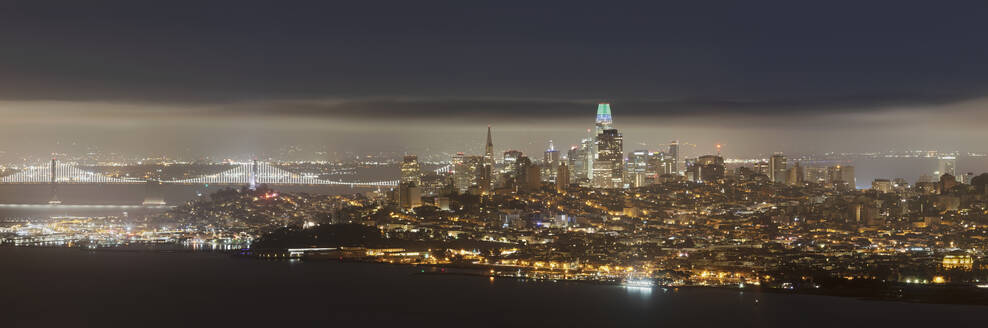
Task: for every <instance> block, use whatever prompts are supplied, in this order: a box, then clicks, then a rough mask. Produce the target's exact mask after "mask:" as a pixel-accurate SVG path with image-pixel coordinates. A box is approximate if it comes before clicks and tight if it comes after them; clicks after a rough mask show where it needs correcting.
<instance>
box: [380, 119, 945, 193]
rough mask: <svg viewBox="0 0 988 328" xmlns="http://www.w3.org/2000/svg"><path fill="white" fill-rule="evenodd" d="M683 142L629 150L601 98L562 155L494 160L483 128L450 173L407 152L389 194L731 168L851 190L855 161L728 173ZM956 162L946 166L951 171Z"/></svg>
mask: <svg viewBox="0 0 988 328" xmlns="http://www.w3.org/2000/svg"><path fill="white" fill-rule="evenodd" d="M681 145H690V144H688V143H681V142H680V141H678V140H674V141H671V142H669V143H668V144H663V146H667V148H666V149H665V150H664V151H649V150H634V151H631V152H628V153H626V152H625V150H624V136H623V135H622V134H621V133H620V132H619V130H618V129H616V128H615V127H614V121H613V117H612V114H611V105H610V104H609V103H600V104H597V114H596V119H595V121H594V127H593V128H592V129H587V137H586V138H583V139H581V140H579V142H578V143H577V144H576V145H574V146H572V147H570V148H569V149H568V150H567V151H565V154H563V152H562V151H560V150H559V149H556V147H555V146H554V144H553V141H552V140H549V147H548V149H546V150H545V152H544V154H542V159H541V160H538V159H533V158H531V157H529V156H527V155H525V154H523V153H522V152H521V151H518V150H507V151H505V152H504V153H503V154H502V155H501V157H500V159H498V158H497V157H496V155H495V154H494V144H493V135H492V131H491V127H490V126H488V129H487V143H486V144H485V146H484V149H485V151H484V153H483V154H482V155H466V154H464V153H462V152H459V153H456V154H455V155H454V156H453V157H452V159H451V161H450V165H451V166H450V173H451V174H450V175H448V176H447V177H439V176H433V177H430V178H431V179H423V178H424V177H425V176H426V175H427V174H425V173H424V172H423V171H422V170H421V165H420V163H419V160H418V157H417V156H415V155H406V156H405V157H404V160H403V161H402V164H401V186H400V188H398V189H397V190H395V191H396V192H397V193H396V194H395V195H394V197H395V199H400V204H401V206H402V207H404V208H411V207H417V206H418V205H421V204H422V203H421V197H422V196H428V195H439V194H443V193H448V191H455V192H456V193H460V194H463V193H470V194H475V195H489V194H491V193H493V192H494V191H495V190H496V189H500V190H502V191H518V190H528V191H532V190H536V189H539V188H540V187H541V186H542V184H543V183H549V184H551V185H554V186H555V187H556V188H557V189H558V190H565V189H567V188H568V187H570V186H579V187H585V188H604V189H612V188H619V189H627V188H640V187H645V186H649V185H654V184H662V183H668V182H682V181H690V182H701V183H702V182H708V181H717V180H720V179H724V178H725V177H726V176H728V175H731V174H740V175H748V176H752V175H758V174H760V175H764V176H765V177H767V178H768V181H769V182H778V183H785V184H789V185H798V184H802V183H804V182H816V183H824V184H827V185H830V186H834V187H836V188H841V189H854V188H855V183H856V179H855V175H854V166H851V165H830V166H800V164H799V162H794V163H793V164H790V161H789V160H788V159H787V158H786V156H785V155H784V154H781V153H776V154H773V155H772V156H771V157H770V158H769V159H768V160H767V161H759V162H756V163H754V164H753V165H751V166H750V167H739V168H737V170H735V171H733V172H732V171H729V170H728V166H727V165H726V163H725V160H724V157H723V156H721V154H720V145H717V153H716V154H709V155H703V156H699V157H695V158H682V157H681V155H682V152H681V150H680V147H681ZM691 146H693V147H695V145H691ZM626 155H627V156H626ZM954 166H955V165H953V164H950V165H949V168H950V171H951V172H952V171H953V167H954ZM941 171H944V170H943V169H941ZM425 180H430V181H425ZM921 181H923V178H921ZM899 183H900V184H901V183H902V181H899Z"/></svg>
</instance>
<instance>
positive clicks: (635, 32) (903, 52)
mask: <svg viewBox="0 0 988 328" xmlns="http://www.w3.org/2000/svg"><path fill="white" fill-rule="evenodd" d="M984 17H988V3H986V2H963V3H962V2H952V3H932V2H929V1H827V2H816V3H811V2H799V1H767V2H763V1H759V2H746V1H676V2H671V1H670V2H663V1H653V2H648V3H636V4H634V5H631V4H626V3H616V2H602V1H586V2H583V1H565V2H534V1H517V2H515V1H490V2H487V1H442V2H432V1H349V2H339V1H311V2H308V1H301V2H298V1H295V2H290V3H285V2H274V1H248V0H239V1H233V0H216V1H72V0H66V1H44V0H33V1H18V0H11V1H3V2H0V114H5V115H7V116H6V120H5V122H3V123H5V124H4V125H5V128H4V133H6V134H5V135H2V137H4V139H5V140H15V139H20V138H26V137H25V136H31V137H33V138H35V139H36V140H47V139H44V138H48V139H55V138H56V137H57V138H58V139H59V140H87V141H90V140H91V142H93V143H97V142H107V143H113V142H117V140H123V139H126V135H127V134H126V133H131V132H132V131H130V130H128V129H133V130H139V129H142V128H146V130H142V131H144V132H142V133H144V134H145V135H146V137H147V138H162V140H174V141H173V142H174V143H176V144H177V143H185V142H188V140H186V139H185V138H188V139H190V140H198V139H201V138H213V139H217V140H218V139H219V138H223V137H225V136H227V135H230V134H232V133H229V134H227V133H224V134H218V133H216V132H215V131H214V130H212V129H213V128H214V127H215V125H217V124H223V125H225V127H224V129H227V130H224V131H257V130H259V129H265V131H266V132H265V133H268V134H261V133H258V134H257V135H256V136H254V138H255V139H258V140H270V139H277V138H281V137H283V138H286V141H285V143H290V142H291V141H288V140H287V138H288V137H287V136H292V137H293V138H296V139H298V140H306V141H311V140H315V139H319V138H330V137H329V135H330V133H331V132H333V131H335V130H333V129H337V128H340V127H343V128H346V127H348V126H352V127H359V128H360V129H363V130H367V131H372V132H375V133H376V132H378V131H377V130H375V129H379V128H380V127H379V126H375V125H369V124H367V121H378V122H380V123H381V125H380V126H388V127H389V129H394V130H395V131H389V132H395V133H397V132H400V131H397V130H400V129H401V127H402V124H405V123H406V122H407V121H408V120H409V119H422V120H430V121H435V124H434V125H429V124H423V123H421V122H417V125H415V126H414V127H415V128H416V129H415V130H417V131H416V132H408V133H407V135H410V136H411V137H407V136H404V135H403V136H402V138H401V139H402V140H403V142H406V143H407V144H410V145H411V144H418V145H423V144H427V143H428V142H432V140H441V139H450V138H449V137H448V136H439V135H430V136H429V137H430V138H432V139H422V140H417V139H415V137H416V136H420V135H422V133H421V132H419V131H422V130H431V131H447V130H443V129H451V128H457V127H461V128H463V129H470V130H471V131H472V130H475V129H483V125H485V124H486V123H489V122H495V123H500V124H502V125H507V124H508V123H516V122H520V123H527V124H529V125H531V124H532V123H531V121H532V120H533V119H538V120H540V121H538V124H542V125H543V127H544V128H546V129H549V128H550V124H549V123H555V122H557V121H568V122H567V123H566V124H561V125H558V126H555V127H556V128H555V129H557V130H564V129H565V130H566V131H571V130H572V131H573V132H572V133H571V134H565V135H562V134H559V135H557V136H555V138H561V137H565V138H567V139H566V140H569V139H574V138H579V137H580V136H581V135H582V134H583V132H582V131H583V129H585V127H586V125H587V124H588V122H589V120H591V119H592V117H590V116H592V112H593V104H594V103H596V102H598V101H609V102H612V103H613V104H614V112H615V120H616V121H617V122H618V123H620V124H621V127H622V128H623V129H624V128H627V127H633V128H629V129H627V130H625V131H627V133H626V137H627V138H628V139H629V140H633V139H640V140H643V142H644V141H645V140H646V139H649V140H653V139H655V140H666V139H669V138H673V137H675V138H684V139H690V138H695V137H693V136H690V135H688V134H689V133H703V134H704V137H705V138H708V139H710V140H711V141H714V140H715V139H717V138H725V137H722V136H718V135H715V134H723V135H724V136H726V137H727V138H730V137H733V138H735V139H734V140H737V141H736V143H741V142H749V143H750V147H748V149H749V150H751V151H770V150H775V149H761V148H758V147H761V146H763V145H764V144H766V143H767V142H766V141H764V140H756V137H760V136H755V135H753V134H744V133H749V132H750V131H748V130H750V129H751V128H752V127H756V128H764V127H766V126H767V127H772V128H776V129H790V130H773V132H772V133H773V135H772V137H773V138H774V139H773V140H776V141H777V140H783V139H785V140H786V142H788V143H790V144H791V148H799V147H818V148H821V147H822V146H821V144H822V143H823V141H824V140H825V141H827V142H833V143H835V144H836V145H850V146H855V145H857V144H858V143H857V141H858V140H863V139H867V140H869V142H872V144H869V147H877V146H880V145H881V144H882V143H883V142H888V143H895V142H900V141H901V140H904V137H902V136H905V137H908V138H915V140H918V141H910V143H909V145H934V146H935V145H945V144H946V145H954V144H960V142H963V141H968V143H967V145H975V142H973V141H971V140H975V139H976V138H981V137H984V136H985V134H984V132H981V131H982V130H981V129H979V128H977V127H973V126H972V125H973V124H974V123H976V122H977V121H978V120H979V119H984V114H979V109H980V108H983V106H981V105H980V104H982V103H983V101H982V99H984V98H985V95H986V93H985V91H988V64H986V62H985V58H988V42H984V31H988V20H986V19H984ZM981 112H983V111H981ZM807 117H812V118H813V119H812V120H809V119H807ZM272 118H279V119H282V118H284V119H287V120H295V121H291V122H274V121H273V120H272V122H267V121H263V120H266V119H272ZM710 118H716V120H711V119H710ZM203 119H209V120H207V121H205V123H204V121H203ZM258 119H260V120H261V122H259V121H258ZM308 119H313V120H311V122H305V123H306V124H300V123H298V121H306V120H308ZM545 119H552V120H553V121H545V123H543V121H541V120H545ZM769 119H771V120H769ZM183 120H184V121H183ZM345 120H352V121H353V122H349V121H345ZM441 120H445V121H453V122H468V123H469V125H468V124H460V125H451V124H445V125H444V124H440V123H439V122H438V121H441ZM327 121H329V122H331V123H333V124H332V125H331V126H332V128H325V130H323V131H320V133H322V134H319V135H318V136H317V137H313V136H314V135H313V134H310V135H306V134H304V133H302V132H299V131H300V130H303V129H302V128H300V126H304V128H305V129H306V131H309V130H318V128H319V127H320V126H322V125H326V126H330V124H325V122H327ZM574 121H578V122H575V123H574ZM183 122H184V123H183ZM742 122H743V123H745V124H741V123H742ZM972 122H974V123H972ZM77 123H86V125H85V126H82V125H79V126H77V127H75V128H72V126H71V125H72V124H77ZM45 124H50V125H54V124H60V125H59V129H60V130H59V131H60V132H59V133H60V135H58V136H48V135H45V133H44V131H46V130H45V129H44V125H45ZM98 124H103V125H104V128H103V129H102V130H100V131H103V134H98V133H92V131H93V130H94V129H93V127H94V126H98ZM649 124H651V125H652V126H647V125H649ZM405 125H406V127H408V128H409V129H411V128H412V126H411V125H409V124H405ZM396 126H397V127H398V128H394V127H396ZM518 126H521V124H518V125H516V126H514V127H509V126H502V127H501V130H502V131H524V130H525V128H518ZM653 126H655V127H654V128H653ZM659 126H661V129H659V128H657V127H659ZM806 126H812V127H813V128H814V131H815V132H814V134H811V135H807V134H803V133H802V132H805V131H803V130H804V129H803V128H805V127H806ZM903 126H906V127H908V128H907V129H903V128H901V127H903ZM241 127H249V128H241ZM634 128H638V129H640V130H639V131H642V132H641V134H638V133H639V131H636V130H634ZM879 128H882V129H879ZM360 129H357V128H352V129H350V130H347V131H348V132H347V133H355V132H353V131H354V130H360ZM714 129H718V130H714ZM827 129H832V130H833V131H846V130H848V129H855V133H854V134H849V133H845V134H843V135H838V136H833V139H831V136H830V135H828V134H826V133H825V130H827ZM96 130H99V129H96ZM123 130H127V131H126V132H121V133H120V134H111V133H110V132H108V131H123ZM178 131H181V132H178ZM396 131H397V132H396ZM697 131H700V132H697ZM289 132H290V133H289ZM31 133H37V136H33V135H31ZM87 133H92V135H86V134H87ZM245 133H246V132H245ZM368 133H369V132H368ZM567 133H569V132H567ZM646 133H650V134H646ZM732 133H734V134H732ZM841 133H843V132H835V134H841ZM868 133H871V134H868ZM900 134H901V135H900ZM472 135H474V134H471V136H472ZM783 135H784V136H785V138H781V137H776V136H783ZM95 136H102V138H103V139H98V138H96V137H95ZM337 137H338V136H334V137H333V138H337ZM524 137H526V138H545V139H547V138H552V137H553V136H552V135H525V136H524ZM840 137H843V138H844V139H840V140H838V139H839V138H840ZM169 138H171V139H169ZM197 138H198V139H197ZM231 138H232V137H231ZM478 138H479V137H478ZM744 138H748V139H744ZM938 138H939V139H938ZM245 139H246V138H245ZM380 139H381V140H396V139H399V138H397V137H389V138H385V137H380ZM105 140H110V141H105ZM320 140H321V139H320ZM334 140H335V139H334ZM340 140H342V139H340ZM362 140H370V139H362ZM742 140H749V141H742ZM842 140H843V141H842ZM129 141H131V142H137V141H134V140H129ZM776 141H771V142H776ZM39 142H41V141H39ZM45 142H54V141H52V140H49V141H45ZM339 142H340V143H341V144H342V143H345V142H343V141H339ZM368 142H370V141H368ZM517 142H525V139H523V138H522V137H520V136H519V137H518V139H517ZM650 142H651V141H650ZM4 143H5V141H0V146H8V145H9V144H4ZM535 143H536V144H537V145H536V144H533V145H531V146H530V147H532V148H533V149H534V148H536V147H543V143H544V142H543V141H537V142H535ZM566 143H568V142H566ZM469 144H470V145H474V144H477V143H476V142H471V143H469ZM807 145H809V146H807ZM17 146H18V147H20V146H23V145H21V144H17ZM171 146H174V147H173V148H181V147H179V146H178V145H171ZM249 146H250V145H249V144H247V143H246V142H245V144H244V145H243V148H249ZM217 147H219V146H217ZM456 147H460V145H454V146H450V147H448V148H449V150H456V149H457V148H456ZM134 148H139V145H138V146H134ZM827 150H840V149H834V148H827ZM203 151H206V150H203Z"/></svg>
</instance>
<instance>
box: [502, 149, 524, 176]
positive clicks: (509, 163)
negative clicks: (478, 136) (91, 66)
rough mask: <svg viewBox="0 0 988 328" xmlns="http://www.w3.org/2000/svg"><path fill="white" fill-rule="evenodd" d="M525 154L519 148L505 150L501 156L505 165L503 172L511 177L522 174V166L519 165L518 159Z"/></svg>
mask: <svg viewBox="0 0 988 328" xmlns="http://www.w3.org/2000/svg"><path fill="white" fill-rule="evenodd" d="M522 156H524V154H522V152H520V151H517V150H508V151H505V152H504V154H503V155H502V157H501V161H502V162H503V163H504V167H503V168H502V170H501V174H503V175H507V176H510V177H515V176H518V175H519V174H520V168H519V167H518V166H519V165H518V160H519V159H521V158H522Z"/></svg>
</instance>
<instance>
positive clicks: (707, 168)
mask: <svg viewBox="0 0 988 328" xmlns="http://www.w3.org/2000/svg"><path fill="white" fill-rule="evenodd" d="M688 163H689V165H687V167H686V169H687V176H688V177H690V178H692V179H693V181H696V182H713V181H717V180H720V179H723V178H724V175H725V172H726V170H727V167H726V166H725V165H724V158H723V157H720V156H717V155H703V156H700V157H699V158H697V159H696V160H694V161H688Z"/></svg>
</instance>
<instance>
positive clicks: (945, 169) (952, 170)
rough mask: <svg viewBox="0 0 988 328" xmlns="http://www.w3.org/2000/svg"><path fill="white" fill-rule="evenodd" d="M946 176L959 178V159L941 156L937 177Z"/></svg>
mask: <svg viewBox="0 0 988 328" xmlns="http://www.w3.org/2000/svg"><path fill="white" fill-rule="evenodd" d="M944 174H950V176H953V177H956V176H957V157H954V156H940V159H939V161H938V163H937V172H936V174H935V175H936V176H942V175H944Z"/></svg>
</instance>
